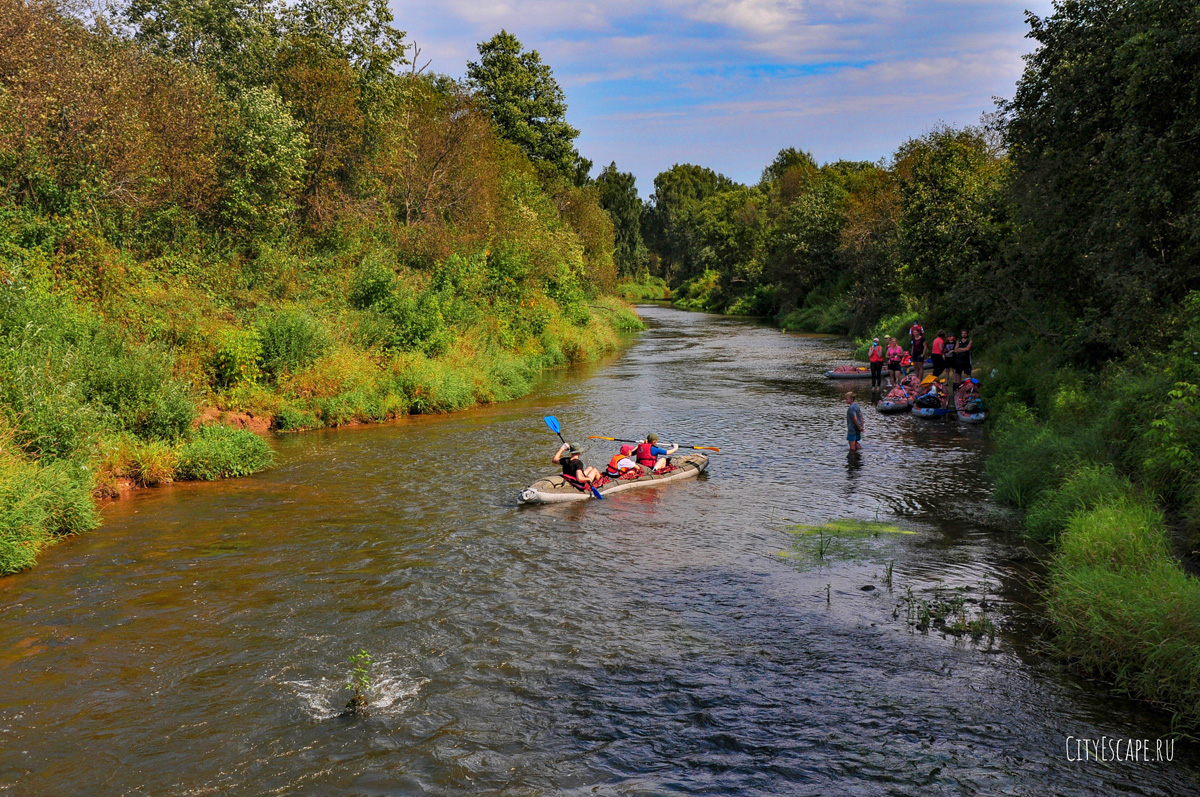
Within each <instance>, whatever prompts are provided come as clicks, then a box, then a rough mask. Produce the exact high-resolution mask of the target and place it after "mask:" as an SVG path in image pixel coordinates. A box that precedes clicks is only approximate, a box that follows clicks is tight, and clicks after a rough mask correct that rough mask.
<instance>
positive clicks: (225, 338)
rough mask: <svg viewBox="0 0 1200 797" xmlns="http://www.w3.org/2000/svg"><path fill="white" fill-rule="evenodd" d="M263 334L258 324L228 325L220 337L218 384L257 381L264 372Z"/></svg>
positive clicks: (216, 369)
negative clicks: (251, 325) (233, 327)
mask: <svg viewBox="0 0 1200 797" xmlns="http://www.w3.org/2000/svg"><path fill="white" fill-rule="evenodd" d="M262 356H263V344H262V334H261V333H260V332H259V331H258V330H257V329H255V328H253V327H251V328H250V329H226V330H223V331H222V332H221V334H220V335H219V336H218V338H217V349H216V352H215V354H214V355H213V381H214V383H215V384H216V385H217V386H218V387H233V386H235V385H239V384H242V383H245V382H256V381H258V379H259V378H260V377H261V376H262Z"/></svg>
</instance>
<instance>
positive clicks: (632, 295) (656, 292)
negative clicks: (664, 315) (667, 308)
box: [614, 276, 671, 302]
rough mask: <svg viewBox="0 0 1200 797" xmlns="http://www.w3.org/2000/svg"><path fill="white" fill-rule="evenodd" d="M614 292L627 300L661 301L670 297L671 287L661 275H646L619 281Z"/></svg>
mask: <svg viewBox="0 0 1200 797" xmlns="http://www.w3.org/2000/svg"><path fill="white" fill-rule="evenodd" d="M614 293H616V295H617V296H620V297H621V298H622V299H624V300H625V301H627V302H645V301H663V300H667V299H670V298H671V287H670V286H669V285H667V281H666V280H664V279H663V278H662V277H651V276H647V277H643V278H642V279H641V280H635V281H629V282H622V283H619V284H618V285H617V287H616V289H615V290H614Z"/></svg>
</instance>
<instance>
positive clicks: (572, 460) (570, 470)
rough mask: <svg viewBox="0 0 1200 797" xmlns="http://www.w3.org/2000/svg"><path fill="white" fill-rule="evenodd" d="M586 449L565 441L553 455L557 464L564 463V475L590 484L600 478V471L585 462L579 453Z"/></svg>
mask: <svg viewBox="0 0 1200 797" xmlns="http://www.w3.org/2000/svg"><path fill="white" fill-rule="evenodd" d="M583 452H584V449H582V448H580V447H579V446H577V445H575V444H574V443H563V444H562V446H560V447H559V449H558V453H556V454H555V455H554V457H553V461H554V463H555V464H558V463H562V472H563V476H565V477H567V478H568V479H570V480H574V481H577V482H581V483H584V484H590V483H592V482H594V481H596V480H597V479H599V478H600V471H598V470H596V469H595V468H592V467H589V466H587V465H584V464H583V460H581V459H580V458H579V455H580V454H582V453H583Z"/></svg>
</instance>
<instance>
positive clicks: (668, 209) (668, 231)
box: [643, 163, 737, 281]
mask: <svg viewBox="0 0 1200 797" xmlns="http://www.w3.org/2000/svg"><path fill="white" fill-rule="evenodd" d="M736 187H737V183H735V182H733V181H732V180H730V179H729V178H728V177H726V176H725V175H723V174H717V173H716V172H714V171H713V170H712V169H708V168H705V167H703V166H695V165H693V164H690V163H685V164H678V163H677V164H675V165H674V166H672V167H671V168H670V169H667V170H666V171H665V172H661V173H660V174H659V175H658V176H657V177H655V178H654V193H653V194H651V195H650V208H649V210H648V211H647V212H646V213H645V214H644V216H643V219H644V225H643V235H644V236H645V239H646V243H647V245H648V247H649V248H650V251H651V252H653V253H654V254H656V255H658V256H659V258H661V261H662V263H663V265H662V267H661V268H662V271H663V274H662V276H666V277H671V278H672V279H676V280H678V281H681V280H684V279H687V278H688V277H690V276H692V275H693V274H694V272H695V271H696V269H697V267H698V261H697V256H698V254H699V241H698V240H697V238H696V224H695V221H696V219H695V215H696V211H697V209H698V208H699V206H700V204H701V203H702V202H704V200H706V199H708V198H709V197H710V196H713V195H715V194H718V193H721V192H722V191H729V190H731V189H733V188H736Z"/></svg>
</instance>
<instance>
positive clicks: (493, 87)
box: [467, 30, 592, 185]
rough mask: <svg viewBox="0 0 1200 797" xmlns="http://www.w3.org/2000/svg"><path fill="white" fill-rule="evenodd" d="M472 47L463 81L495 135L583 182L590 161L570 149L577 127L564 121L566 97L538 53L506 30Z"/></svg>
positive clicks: (572, 145)
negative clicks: (476, 55) (476, 56)
mask: <svg viewBox="0 0 1200 797" xmlns="http://www.w3.org/2000/svg"><path fill="white" fill-rule="evenodd" d="M477 49H478V50H479V60H478V61H471V62H470V63H468V64H467V80H468V82H469V83H470V85H471V87H472V88H474V89H475V91H476V92H477V93H478V95H479V98H480V101H481V104H482V105H483V108H484V110H485V111H487V113H488V115H489V116H490V117H491V118H492V121H493V122H494V123H495V125H496V129H497V130H498V131H499V133H500V135H501V136H502V137H504V138H506V139H508V140H509V141H511V142H513V143H514V144H516V145H517V146H518V147H520V148H521V149H522V150H523V151H524V152H525V154H526V155H528V156H529V159H530V160H532V161H533V162H534V163H536V164H542V165H545V166H547V167H550V168H551V169H552V170H553V171H555V172H557V173H558V174H560V175H561V176H563V177H566V178H568V179H569V180H571V181H572V182H574V183H575V184H576V185H583V184H584V183H586V182H587V179H588V178H587V175H588V172H589V171H590V170H591V166H592V164H591V161H588V160H587V159H586V158H583V157H582V156H580V155H579V153H578V152H577V151H576V150H575V147H574V144H573V142H574V141H575V139H576V138H578V136H579V131H578V130H576V129H575V128H574V127H571V126H570V125H569V124H567V119H566V117H567V102H566V96H565V95H564V94H563V90H562V87H560V86H559V85H558V81H557V80H555V79H554V73H553V71H551V69H550V67H549V66H548V65H547V64H544V63H542V57H541V56H540V55H539V54H538V51H537V50H529V51H526V50H524V49H523V48H522V46H521V42H520V41H518V40H517V37H516V36H513V35H512V34H511V33H509V32H508V31H506V30H501V31H500V32H499V33H497V34H496V35H495V36H493V37H492V38H490V39H488V40H487V41H485V42H481V43H480V44H479V45H478V47H477Z"/></svg>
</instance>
